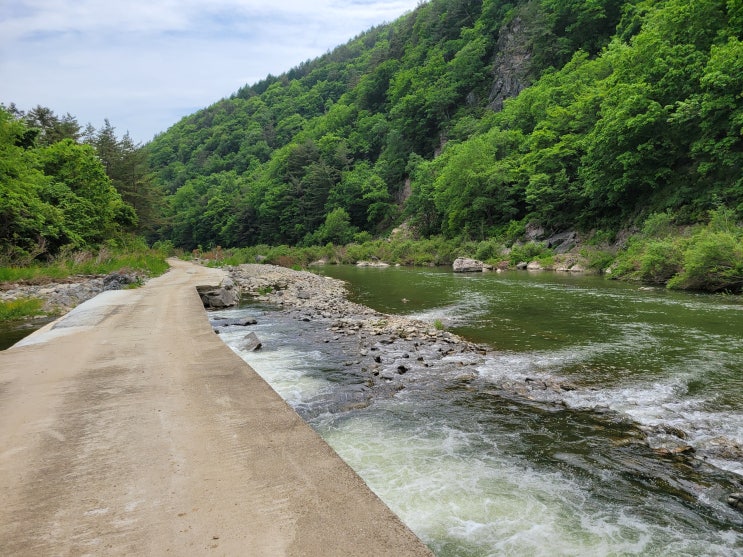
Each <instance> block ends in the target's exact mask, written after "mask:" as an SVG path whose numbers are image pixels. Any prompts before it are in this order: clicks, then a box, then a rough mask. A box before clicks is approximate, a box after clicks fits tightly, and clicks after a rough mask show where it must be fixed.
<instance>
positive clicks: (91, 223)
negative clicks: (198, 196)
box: [0, 105, 158, 264]
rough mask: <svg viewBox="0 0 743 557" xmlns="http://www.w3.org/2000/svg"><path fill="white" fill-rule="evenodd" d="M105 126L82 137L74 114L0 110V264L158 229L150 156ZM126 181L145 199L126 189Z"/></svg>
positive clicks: (39, 109)
mask: <svg viewBox="0 0 743 557" xmlns="http://www.w3.org/2000/svg"><path fill="white" fill-rule="evenodd" d="M106 126H107V127H106V128H104V129H103V130H101V132H100V133H96V132H95V130H94V128H92V127H91V126H89V127H88V129H87V130H86V132H85V133H84V134H83V133H81V132H80V126H79V125H78V124H77V122H76V120H75V119H74V117H72V116H70V115H69V114H67V115H65V116H64V117H62V118H59V117H57V116H56V115H55V114H54V113H53V112H52V111H51V110H49V109H48V108H44V107H41V106H37V107H36V108H34V109H33V110H31V111H29V112H28V113H24V112H22V111H19V110H18V109H17V108H16V107H15V106H14V105H11V106H10V108H7V109H6V108H5V107H3V106H0V161H1V162H0V217H1V218H0V261H4V262H9V263H15V264H29V263H31V262H33V261H35V260H37V259H39V258H42V259H50V258H53V257H55V256H56V255H57V254H58V253H59V252H61V251H64V250H70V249H83V250H85V249H97V248H99V247H100V246H102V245H104V244H105V243H106V242H110V241H117V240H119V239H124V238H125V237H126V234H127V233H129V232H135V231H136V232H142V231H145V229H146V228H147V227H149V229H150V230H151V229H152V224H153V222H154V221H153V219H154V216H153V215H154V214H155V213H156V212H157V211H158V209H157V201H156V199H155V197H156V196H154V195H146V194H145V193H144V192H147V191H150V192H154V191H155V189H154V186H151V185H147V184H145V183H144V182H143V178H142V176H144V175H146V174H147V173H148V172H149V171H148V169H147V168H146V167H145V160H144V159H143V157H142V154H143V151H142V150H141V148H138V147H136V146H134V145H133V144H132V142H131V140H130V139H128V136H125V138H124V139H123V140H122V141H121V142H119V141H118V140H117V139H116V137H115V135H114V134H113V128H112V127H111V126H110V124H108V121H106ZM104 136H105V137H106V138H107V142H104V141H102V139H101V138H103V137H104ZM83 140H85V141H84V142H83ZM116 157H119V158H118V159H116ZM127 158H128V159H131V160H128V162H124V159H127ZM114 159H116V164H114V163H113V162H112V161H114ZM134 159H136V160H134ZM114 170H115V172H114ZM117 173H118V175H117ZM117 176H118V177H117ZM124 176H127V177H128V179H130V182H131V183H132V184H134V186H133V187H134V189H137V188H138V190H137V191H139V192H141V193H143V197H141V198H138V197H136V196H135V195H134V194H133V191H134V189H132V188H129V189H127V187H124V185H123V184H124V182H125V180H124V178H123V177H124ZM143 200H144V201H143ZM140 216H141V217H142V218H141V219H140ZM143 223H144V228H143Z"/></svg>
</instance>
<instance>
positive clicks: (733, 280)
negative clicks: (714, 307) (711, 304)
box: [668, 229, 743, 292]
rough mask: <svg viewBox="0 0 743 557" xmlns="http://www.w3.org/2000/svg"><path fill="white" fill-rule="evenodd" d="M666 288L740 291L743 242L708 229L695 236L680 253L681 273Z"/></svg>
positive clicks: (727, 233)
mask: <svg viewBox="0 0 743 557" xmlns="http://www.w3.org/2000/svg"><path fill="white" fill-rule="evenodd" d="M668 287H669V288H678V289H685V290H706V291H708V292H720V291H729V292H741V291H743V241H741V237H740V236H736V235H735V234H732V233H730V232H714V231H712V230H710V229H706V230H703V231H702V232H700V233H698V234H696V235H695V236H694V237H693V238H692V239H691V241H690V242H689V246H688V248H687V249H686V250H685V251H684V254H683V270H682V271H681V272H680V273H679V274H678V275H677V276H675V277H673V278H672V279H671V280H670V281H669V282H668Z"/></svg>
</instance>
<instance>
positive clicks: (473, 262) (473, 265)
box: [452, 257, 484, 273]
mask: <svg viewBox="0 0 743 557" xmlns="http://www.w3.org/2000/svg"><path fill="white" fill-rule="evenodd" d="M452 267H453V268H454V272H455V273H481V272H482V269H483V267H484V264H483V262H482V261H478V260H477V259H469V258H467V257H460V258H458V259H455V260H454V264H453V265H452Z"/></svg>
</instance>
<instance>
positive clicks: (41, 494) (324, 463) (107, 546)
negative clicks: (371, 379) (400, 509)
mask: <svg viewBox="0 0 743 557" xmlns="http://www.w3.org/2000/svg"><path fill="white" fill-rule="evenodd" d="M221 278H222V272H221V271H219V270H212V269H206V268H203V267H198V266H195V265H191V264H189V263H185V262H179V261H176V262H173V268H172V269H171V270H170V271H169V272H168V273H166V274H165V275H163V276H161V277H159V278H157V279H154V280H151V281H150V282H148V284H147V285H146V286H145V287H143V288H140V289H137V290H125V291H115V292H106V293H104V294H101V295H100V296H98V297H96V298H94V299H93V300H90V301H88V302H86V303H85V304H82V305H81V306H78V307H77V308H76V309H75V310H74V311H72V312H71V313H69V314H68V315H67V316H65V317H64V318H62V319H61V320H58V321H57V322H55V323H54V324H51V325H49V326H47V327H46V328H45V329H43V330H41V331H39V332H37V333H35V334H34V335H32V336H31V337H29V338H28V339H26V340H25V341H24V342H22V343H20V344H19V345H16V346H14V347H13V348H11V349H9V350H6V351H4V352H0V498H1V501H0V555H3V556H10V555H24V556H25V555H29V556H45V555H65V556H68V555H106V556H108V555H132V556H133V555H178V556H180V555H183V556H191V555H230V556H231V555H235V556H271V557H274V556H282V555H302V556H344V557H346V556H353V555H359V556H382V555H390V556H404V555H411V556H412V555H416V556H417V555H431V553H430V551H429V550H428V549H427V548H426V547H425V545H423V544H422V543H421V542H420V541H419V540H418V539H417V538H416V537H415V535H414V534H413V533H412V532H411V531H410V530H409V529H408V528H406V527H405V526H404V525H403V524H402V523H401V522H400V521H399V519H398V518H397V517H396V516H395V515H394V514H393V513H392V512H391V511H390V510H389V509H388V508H387V507H386V506H385V505H384V504H383V503H382V502H381V501H380V500H379V499H378V498H377V497H376V496H375V495H374V494H373V493H372V492H371V491H370V490H369V489H368V488H367V486H366V485H365V484H364V483H363V481H362V480H361V479H360V478H359V477H358V476H357V475H356V474H355V473H354V472H353V471H352V470H351V469H350V468H349V467H348V466H347V465H346V464H345V463H344V462H343V461H342V460H341V459H340V458H339V457H338V456H337V455H336V454H335V453H334V452H333V451H332V449H330V447H329V446H328V445H327V444H326V443H325V442H324V441H323V440H322V439H320V437H319V436H318V435H317V434H316V433H315V432H314V431H313V430H312V429H311V428H310V427H309V426H307V425H306V424H305V423H304V422H303V421H302V420H301V418H299V416H298V415H297V414H296V413H295V412H294V411H293V410H292V409H291V408H290V407H289V406H288V405H287V404H286V403H285V402H284V401H283V400H281V398H280V397H279V396H278V395H277V394H276V393H275V392H274V391H273V390H272V389H271V388H270V387H269V386H268V385H267V384H266V383H265V382H264V381H263V380H262V379H261V378H260V377H259V376H258V375H257V374H256V373H255V372H254V371H253V370H252V369H251V368H250V367H249V366H248V365H247V364H245V363H244V362H243V361H242V360H241V359H240V358H239V357H238V356H237V355H235V354H234V353H233V352H232V351H231V350H230V349H229V348H228V347H226V346H225V345H224V344H223V343H222V342H221V341H220V339H219V338H218V336H217V335H215V334H214V332H213V331H212V329H211V327H210V326H209V323H208V320H207V316H206V314H205V312H204V310H203V307H202V305H201V302H200V300H199V297H198V294H197V293H196V290H195V286H196V285H199V284H214V285H216V284H217V283H219V281H220V280H221Z"/></svg>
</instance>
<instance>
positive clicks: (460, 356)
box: [214, 265, 487, 398]
mask: <svg viewBox="0 0 743 557" xmlns="http://www.w3.org/2000/svg"><path fill="white" fill-rule="evenodd" d="M226 271H227V272H228V273H229V275H230V277H231V278H232V280H233V281H234V282H235V284H236V285H237V287H238V288H239V290H240V292H241V297H242V299H243V300H244V299H245V298H246V297H249V298H252V299H254V300H255V301H258V302H263V303H267V304H271V305H274V306H276V307H279V308H281V309H282V311H283V312H284V313H286V314H288V315H289V316H291V317H292V318H293V319H297V320H301V321H306V322H313V323H321V324H322V325H323V330H324V333H325V334H323V335H321V336H322V338H321V339H319V340H320V342H325V343H331V342H332V343H338V344H339V345H342V346H343V348H344V351H345V353H347V354H348V355H349V356H350V357H351V358H350V359H349V361H348V362H347V363H346V365H347V367H349V368H353V369H354V370H356V371H360V372H361V373H362V374H363V376H364V377H365V384H366V386H367V387H368V388H369V389H370V390H371V391H385V392H394V391H397V390H400V389H402V388H405V387H406V386H408V385H410V384H412V383H415V382H417V381H420V380H421V379H422V378H423V377H424V376H425V374H428V373H433V372H436V373H437V374H442V373H445V374H447V375H449V376H451V377H452V378H453V379H456V380H467V379H472V378H474V377H475V375H476V374H475V373H474V371H468V368H469V367H471V366H476V365H478V364H480V363H482V361H483V358H484V356H485V355H486V354H487V348H486V347H485V346H481V345H477V344H473V343H471V342H468V341H466V340H464V339H462V338H460V337H458V336H457V335H454V334H452V333H450V332H448V331H444V330H439V329H437V328H436V327H435V325H434V324H433V323H427V322H424V321H420V320H416V319H411V318H407V317H403V316H395V315H387V314H383V313H380V312H377V311H374V310H373V309H371V308H368V307H366V306H362V305H359V304H356V303H354V302H351V301H349V300H348V299H347V297H346V296H347V292H346V288H345V285H344V283H343V282H342V281H340V280H336V279H333V278H329V277H322V276H318V275H314V274H312V273H307V272H302V271H294V270H291V269H286V268H284V267H277V266H273V265H240V266H238V267H228V268H226ZM214 324H215V327H219V321H215V323H214ZM371 394H372V393H371V392H369V396H371ZM361 398H364V397H361Z"/></svg>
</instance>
